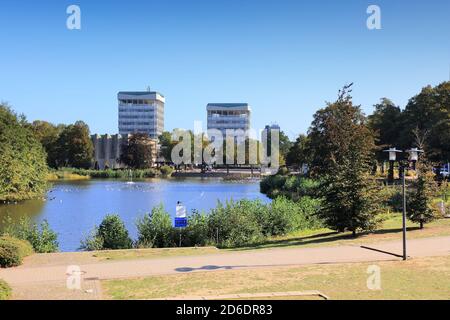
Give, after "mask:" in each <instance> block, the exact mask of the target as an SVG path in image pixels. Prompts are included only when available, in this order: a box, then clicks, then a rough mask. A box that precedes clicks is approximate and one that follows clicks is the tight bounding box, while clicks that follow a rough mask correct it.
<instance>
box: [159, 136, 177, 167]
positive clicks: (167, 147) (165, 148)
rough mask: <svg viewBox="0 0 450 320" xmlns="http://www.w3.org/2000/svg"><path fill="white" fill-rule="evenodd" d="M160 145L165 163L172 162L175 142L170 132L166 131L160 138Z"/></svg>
mask: <svg viewBox="0 0 450 320" xmlns="http://www.w3.org/2000/svg"><path fill="white" fill-rule="evenodd" d="M158 139H159V145H160V146H161V155H162V157H163V158H164V160H165V161H167V162H171V161H172V159H171V155H172V148H173V147H174V145H175V144H174V142H173V141H172V134H171V133H170V132H169V131H164V132H163V133H162V134H161V135H160V136H159V137H158Z"/></svg>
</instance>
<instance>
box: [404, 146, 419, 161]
mask: <svg viewBox="0 0 450 320" xmlns="http://www.w3.org/2000/svg"><path fill="white" fill-rule="evenodd" d="M406 152H408V153H409V160H410V161H418V160H419V153H422V152H423V150H419V149H418V148H411V149H409V150H406Z"/></svg>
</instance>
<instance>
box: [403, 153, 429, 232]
mask: <svg viewBox="0 0 450 320" xmlns="http://www.w3.org/2000/svg"><path fill="white" fill-rule="evenodd" d="M417 174H418V177H417V180H416V181H415V183H414V189H413V192H412V193H411V195H410V199H411V200H410V201H409V203H408V207H407V208H408V210H407V214H408V219H409V220H411V221H412V222H415V223H419V224H420V229H423V225H424V224H425V223H428V222H431V221H433V220H434V219H436V217H435V215H434V211H433V208H432V202H433V198H434V197H433V195H434V192H433V191H434V190H435V189H436V185H435V182H434V179H433V176H432V175H433V174H432V171H431V168H430V166H429V165H428V164H427V163H426V162H423V163H419V164H418V166H417Z"/></svg>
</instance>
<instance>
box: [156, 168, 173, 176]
mask: <svg viewBox="0 0 450 320" xmlns="http://www.w3.org/2000/svg"><path fill="white" fill-rule="evenodd" d="M159 170H160V171H161V174H162V175H163V176H170V175H171V174H172V172H173V168H172V167H171V166H162V167H161V168H159Z"/></svg>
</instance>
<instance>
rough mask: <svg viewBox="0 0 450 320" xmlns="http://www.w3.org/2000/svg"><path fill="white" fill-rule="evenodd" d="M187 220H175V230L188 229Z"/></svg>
mask: <svg viewBox="0 0 450 320" xmlns="http://www.w3.org/2000/svg"><path fill="white" fill-rule="evenodd" d="M186 227H187V218H175V228H186Z"/></svg>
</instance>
